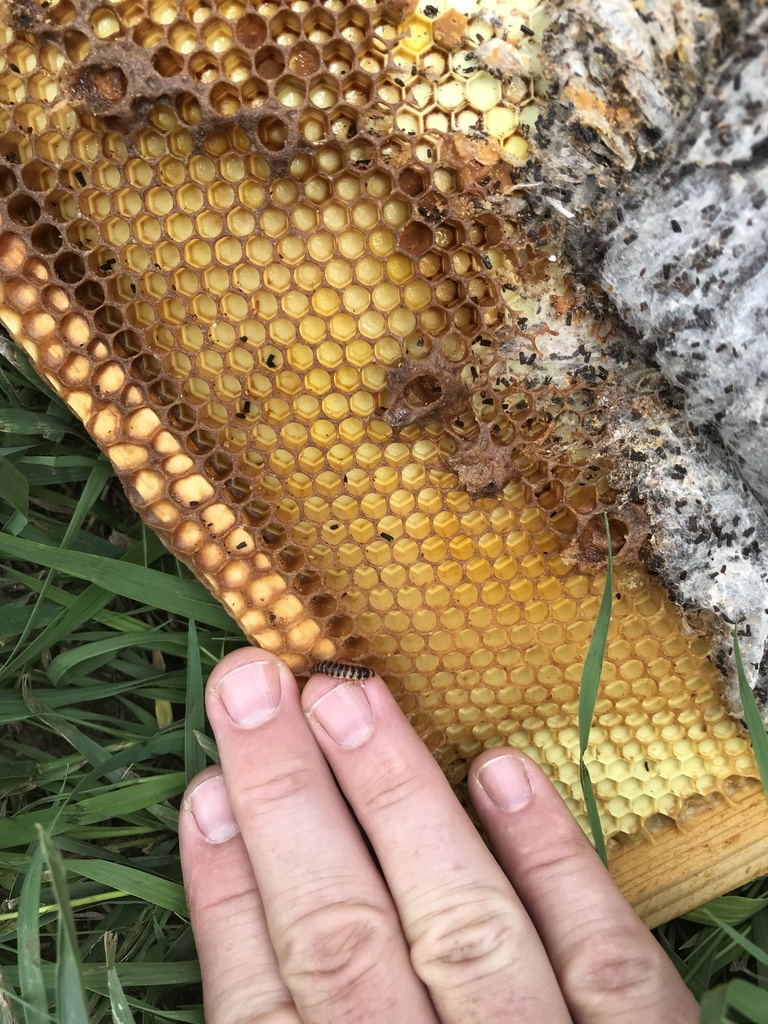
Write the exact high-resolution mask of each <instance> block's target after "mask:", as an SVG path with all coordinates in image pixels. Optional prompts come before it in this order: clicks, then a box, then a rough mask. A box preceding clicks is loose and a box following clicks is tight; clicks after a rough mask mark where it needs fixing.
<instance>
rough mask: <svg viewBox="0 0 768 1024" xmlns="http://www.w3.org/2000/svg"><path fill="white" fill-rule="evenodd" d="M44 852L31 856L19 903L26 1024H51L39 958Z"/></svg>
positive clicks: (20, 970) (23, 1008)
mask: <svg viewBox="0 0 768 1024" xmlns="http://www.w3.org/2000/svg"><path fill="white" fill-rule="evenodd" d="M42 874H43V851H42V849H41V848H40V846H39V845H38V846H37V848H36V849H35V852H34V853H33V855H32V860H31V861H30V864H29V867H28V868H27V876H26V878H25V879H24V884H23V885H22V887H21V899H20V900H19V920H18V930H19V980H20V983H21V984H20V988H21V997H22V1012H23V1014H24V1021H25V1024H48V1021H49V1016H48V997H47V995H46V992H45V981H44V980H43V971H42V957H41V955H40V913H39V909H38V908H39V906H40V879H41V878H42Z"/></svg>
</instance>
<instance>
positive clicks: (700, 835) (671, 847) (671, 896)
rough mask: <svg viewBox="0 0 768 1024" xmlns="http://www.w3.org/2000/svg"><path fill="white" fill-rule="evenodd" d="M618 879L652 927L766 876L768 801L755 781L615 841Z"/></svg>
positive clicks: (611, 860)
mask: <svg viewBox="0 0 768 1024" xmlns="http://www.w3.org/2000/svg"><path fill="white" fill-rule="evenodd" d="M608 864H609V867H610V871H611V875H612V876H613V879H614V881H615V882H616V884H617V885H618V887H619V888H620V889H621V891H622V893H623V894H624V896H625V897H626V899H627V900H628V902H629V903H631V904H632V906H633V907H634V908H635V910H636V911H637V913H638V914H639V916H640V917H641V918H642V919H643V920H644V921H645V923H646V924H647V925H648V927H649V928H655V927H656V926H657V925H659V924H664V922H666V921H669V920H671V919H672V918H673V917H679V916H680V915H681V914H685V913H687V912H688V911H689V910H693V909H694V908H695V907H698V906H701V904H702V903H706V902H707V901H708V900H711V899H714V898H715V897H716V896H722V895H723V893H726V892H729V891H730V890H731V889H735V888H737V887H738V886H740V885H745V884H746V883H747V882H750V881H752V880H753V879H755V878H757V877H758V876H759V875H762V874H768V800H767V799H766V796H765V794H764V793H763V788H762V785H761V784H760V782H759V781H757V780H756V779H750V780H747V782H746V784H744V783H742V784H741V786H740V787H739V788H738V789H737V791H736V792H735V793H733V794H731V795H729V796H725V797H719V798H717V799H716V800H715V802H713V803H709V804H708V805H707V806H705V807H699V808H696V807H694V808H690V809H684V811H683V813H681V815H680V816H679V818H678V820H677V822H676V823H674V825H669V826H668V827H667V828H665V829H664V830H663V831H651V830H646V831H645V835H644V841H637V839H636V840H635V841H632V840H630V841H628V842H626V843H621V842H619V843H617V844H615V845H614V846H613V849H612V850H611V851H610V852H609V856H608Z"/></svg>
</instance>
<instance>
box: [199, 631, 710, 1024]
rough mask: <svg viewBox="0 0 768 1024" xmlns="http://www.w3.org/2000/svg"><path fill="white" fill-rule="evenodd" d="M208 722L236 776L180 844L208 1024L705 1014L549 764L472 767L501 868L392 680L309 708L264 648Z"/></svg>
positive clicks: (632, 1021)
mask: <svg viewBox="0 0 768 1024" xmlns="http://www.w3.org/2000/svg"><path fill="white" fill-rule="evenodd" d="M206 706H207V711H208V716H209V719H210V721H211V724H212V726H213V731H214V733H215V735H216V740H217V742H218V747H219V752H220V754H221V769H219V768H218V767H212V768H208V769H206V770H205V771H204V772H202V773H201V774H200V775H198V776H197V777H196V778H195V779H194V780H193V781H192V783H191V784H190V786H189V788H188V789H187V792H186V794H185V798H184V801H183V805H182V812H181V817H180V837H181V856H182V867H183V871H184V881H185V886H186V891H187V898H188V901H189V906H190V911H191V915H192V925H193V928H194V932H195V939H196V943H197V948H198V953H199V956H200V963H201V968H202V976H203V991H204V999H205V1013H206V1021H207V1022H208V1024H241V1022H245V1021H248V1022H256V1021H259V1022H262V1024H319V1022H342V1021H344V1022H350V1024H352V1022H365V1024H427V1022H429V1024H434V1022H438V1021H440V1022H442V1024H454V1022H456V1024H473V1022H483V1024H487V1022H497V1021H498V1022H501V1021H511V1022H515V1024H569V1022H575V1024H647V1022H652V1024H694V1022H695V1021H697V1020H698V1010H697V1006H696V1003H695V1000H694V999H693V996H692V995H691V994H690V992H689V991H688V989H687V988H686V987H685V985H684V984H683V982H682V981H681V979H680V977H679V976H678V974H677V972H676V971H675V969H674V967H673V966H672V964H671V962H670V961H669V960H668V959H667V957H666V956H665V955H664V953H663V951H662V950H661V948H660V947H659V946H658V945H657V943H656V942H655V940H654V939H653V937H652V936H651V934H650V932H649V931H648V930H647V929H646V927H645V926H644V925H643V924H642V922H641V921H640V920H639V918H637V917H636V915H635V914H634V912H633V911H632V910H631V909H630V907H629V906H628V905H627V903H625V901H624V899H623V897H622V896H621V894H620V893H619V891H618V890H617V889H616V887H615V886H614V884H613V882H612V881H611V878H610V876H609V875H608V873H607V871H606V870H605V869H604V867H603V865H602V863H601V862H600V860H599V858H598V857H597V855H596V854H595V852H594V850H593V849H592V847H591V846H590V844H589V842H588V841H587V839H586V838H585V836H584V834H583V833H582V832H581V830H580V829H579V827H578V825H577V824H576V822H575V821H574V819H573V818H572V816H571V814H570V813H569V812H568V810H567V808H566V807H565V805H564V804H563V802H562V800H561V799H560V797H559V796H558V794H557V792H556V791H555V789H554V788H553V786H552V785H551V783H550V782H549V781H548V779H547V777H546V776H545V775H544V773H543V772H542V771H541V769H539V768H538V767H537V766H536V765H535V764H534V763H533V762H532V761H531V760H530V759H528V758H526V757H524V756H523V755H522V754H519V753H517V752H516V751H513V750H511V749H507V748H498V749H494V750H488V751H485V752H484V753H483V754H481V755H480V756H479V757H478V758H477V760H476V761H475V763H474V764H473V766H472V770H471V772H470V778H469V789H470V794H471V797H472V800H473V802H474V805H475V807H476V809H477V813H478V815H479V817H480V820H481V821H482V823H483V826H484V828H485V830H486V833H487V834H488V836H489V837H490V840H491V842H492V844H493V848H494V850H495V853H496V858H497V859H496V860H495V859H494V857H493V856H492V855H491V853H490V852H489V850H488V849H487V847H486V846H485V844H484V843H483V841H482V839H481V838H480V836H479V835H478V833H477V831H476V830H475V828H474V827H473V825H472V823H471V822H470V820H469V818H468V817H467V815H466V814H465V813H464V811H463V809H462V807H461V805H460V804H459V802H458V801H457V800H456V798H455V796H454V794H453V792H452V790H451V787H450V786H449V784H448V782H447V781H446V779H445V777H444V776H443V774H442V772H441V771H440V769H439V767H438V766H437V764H436V762H435V761H434V759H433V757H432V756H431V754H430V753H429V751H428V750H427V748H426V747H425V746H424V744H423V743H422V741H421V740H420V739H419V738H418V736H417V735H416V733H415V732H414V731H413V729H412V728H411V727H410V725H409V724H408V722H407V721H406V719H405V717H404V716H403V714H402V713H401V711H400V709H399V708H398V707H397V704H396V703H395V701H394V699H393V698H392V696H391V694H390V693H389V691H388V689H387V687H386V685H385V684H384V683H383V682H382V680H381V679H380V678H379V677H378V676H374V677H372V678H370V679H368V680H366V681H365V682H364V683H351V684H350V683H344V682H342V681H341V680H338V679H332V678H330V677H328V676H324V675H316V676H313V677H312V679H311V680H310V681H309V683H308V684H307V686H306V688H305V689H304V691H303V693H301V694H299V689H298V686H297V684H296V681H295V679H294V677H293V676H292V674H291V673H290V671H289V670H288V669H287V668H286V666H285V665H284V664H283V663H282V662H281V661H280V660H279V659H278V658H276V657H274V656H273V655H271V654H268V653H267V652H265V651H261V650H256V649H253V648H247V649H244V650H239V651H236V652H234V653H233V654H230V655H228V656H227V657H226V658H224V659H223V661H222V662H221V663H220V664H219V665H218V666H217V667H216V668H215V669H214V671H213V672H212V674H211V677H210V679H209V681H208V686H207V690H206ZM334 736H335V738H334ZM334 776H335V779H336V781H334ZM337 782H338V787H340V789H341V792H342V793H343V794H344V797H346V800H347V801H349V805H350V807H351V808H352V810H353V811H354V813H355V815H356V816H357V819H358V821H359V822H360V825H361V826H362V828H363V830H364V831H365V835H366V836H367V837H368V840H369V841H370V844H371V846H372V847H373V849H374V850H375V852H376V857H377V859H378V861H379V864H380V865H381V872H380V871H379V869H378V868H377V866H376V864H375V862H374V860H373V859H372V857H371V854H370V853H369V851H368V849H367V847H366V844H365V841H364V839H363V838H362V836H361V834H360V831H359V829H358V826H357V824H356V823H355V820H354V818H353V817H352V815H351V814H350V811H349V809H348V807H347V806H346V804H345V800H344V797H342V795H341V793H340V792H339V788H337V785H336V783H337Z"/></svg>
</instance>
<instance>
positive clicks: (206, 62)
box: [0, 0, 755, 835]
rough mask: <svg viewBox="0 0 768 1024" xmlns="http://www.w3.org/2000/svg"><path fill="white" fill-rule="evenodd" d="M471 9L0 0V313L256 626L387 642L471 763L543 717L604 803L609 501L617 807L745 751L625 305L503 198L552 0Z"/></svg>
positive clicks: (678, 802)
mask: <svg viewBox="0 0 768 1024" xmlns="http://www.w3.org/2000/svg"><path fill="white" fill-rule="evenodd" d="M460 6H461V10H458V9H457V10H454V8H453V7H452V6H451V5H450V4H449V3H448V2H446V0H435V2H434V3H431V4H426V5H425V4H422V3H419V4H412V3H403V4H398V3H387V2H384V0H360V2H357V0H350V2H348V3H336V2H327V3H320V2H318V0H287V2H286V3H285V4H281V5H277V4H269V3H261V2H254V3H253V4H251V5H250V6H246V5H245V4H238V3H230V2H228V0H227V2H225V0H213V2H210V3H205V2H203V0H199V2H198V0H187V2H185V3H184V4H183V5H181V9H180V8H179V5H178V4H177V3H175V2H171V0H153V2H151V3H150V2H149V0H136V2H133V3H130V4H115V5H112V4H110V5H104V4H97V3H93V2H84V3H80V4H77V5H73V4H71V3H69V2H68V0H50V2H46V3H40V4H38V3H37V2H35V0H25V2H24V3H19V4H12V5H5V6H3V8H2V11H1V13H0V42H2V47H1V48H0V52H2V53H3V58H2V61H3V63H2V67H0V194H1V195H2V202H1V203H0V275H1V278H0V316H1V317H2V320H3V323H4V324H5V325H6V327H7V328H8V330H9V331H10V332H11V334H12V335H13V336H15V338H16V340H17V341H18V343H19V344H20V345H21V346H22V347H23V348H24V350H25V351H26V352H27V353H28V354H29V356H30V357H31V359H32V362H33V364H34V366H35V367H36V369H37V370H38V372H39V373H41V374H42V375H43V376H44V377H45V378H46V379H47V380H48V381H50V383H51V384H52V386H53V387H54V388H55V389H56V390H57V392H58V393H59V394H61V395H62V397H63V398H64V399H65V400H66V401H67V402H68V404H69V405H70V407H71V408H72V409H73V410H74V411H75V413H76V414H77V415H78V416H79V417H80V418H81V419H82V420H83V422H84V423H85V424H86V426H87V428H88V430H89V432H90V433H91V435H92V436H93V438H94V439H95V441H96V442H97V443H98V444H99V445H100V446H101V447H102V449H103V450H104V451H105V452H106V453H107V455H108V456H109V458H110V459H111V461H112V463H113V465H114V467H115V469H116V471H117V472H118V474H119V475H120V478H121V480H122V481H123V483H124V484H125V487H126V491H127V493H128V495H129V497H130V500H131V501H132V503H133V504H134V506H135V507H136V509H137V510H138V512H139V513H140V515H141V516H142V518H143V519H144V521H145V522H146V523H147V524H148V525H149V526H150V527H151V528H152V529H154V530H155V531H156V532H157V533H158V535H159V536H160V537H161V539H162V540H163V541H164V543H166V544H167V546H168V547H169V548H170V549H171V550H172V551H173V552H174V553H175V554H177V555H178V556H179V557H180V558H181V559H182V560H184V561H185V562H186V563H187V564H188V565H189V566H190V568H191V569H192V570H193V571H194V573H195V574H196V575H197V576H198V578H199V579H200V580H201V581H202V582H203V583H204V584H205V585H206V586H207V587H208V588H209V589H210V590H211V591H212V592H213V593H214V594H215V595H216V596H217V597H218V598H219V599H220V600H222V602H223V603H224V604H225V606H226V607H227V608H228V610H229V611H230V612H231V614H232V615H233V616H234V618H235V619H236V620H237V621H238V622H239V624H240V625H241V626H242V628H243V629H244V631H245V633H246V634H247V635H248V636H249V638H250V639H251V640H252V641H253V642H255V643H257V644H260V645H261V646H263V647H264V648H265V649H267V650H270V651H274V652H275V653H277V654H279V655H280V656H281V657H283V658H284V659H285V660H286V662H287V663H288V664H289V665H290V666H291V668H292V669H293V670H294V671H295V672H297V673H298V674H299V675H300V676H304V677H305V676H306V673H307V670H308V668H309V666H311V665H312V664H313V663H315V662H318V661H323V660H326V659H333V660H339V661H348V662H353V663H360V664H364V665H366V666H367V667H369V668H371V669H373V670H375V671H377V672H380V673H381V674H382V676H383V677H384V678H385V679H386V681H387V683H388V684H389V686H390V687H391V688H392V690H393V692H394V693H395V694H396V695H397V697H398V700H399V701H400V704H401V706H402V708H403V710H404V711H405V712H406V714H407V715H408V716H409V718H410V720H411V722H412V723H413V726H414V728H415V729H416V730H417V732H418V733H419V734H420V735H421V736H422V737H423V739H424V741H425V743H426V744H427V745H428V747H429V749H430V750H431V751H432V752H433V753H434V756H435V757H436V758H437V760H438V761H439V763H440V764H441V765H442V766H443V768H444V769H445V771H446V774H447V775H448V777H449V779H451V780H452V781H453V782H454V783H459V782H460V781H461V780H462V778H463V777H464V776H465V774H466V771H467V769H468V765H469V763H470V761H471V759H472V758H473V757H474V756H475V755H477V754H478V753H479V752H480V751H481V750H483V749H486V748H490V747H500V746H504V745H512V746H515V747H518V748H520V749H522V750H525V751H526V752H527V753H529V754H531V755H532V756H533V757H535V758H536V759H537V760H538V761H539V762H540V763H541V764H542V765H543V766H544V768H545V770H546V771H547V772H548V774H549V775H550V776H551V777H552V779H553V780H554V782H555V784H556V786H557V787H558V789H559V791H560V792H561V793H562V795H563V797H564V798H565V800H566V802H567V803H568V805H569V807H571V809H572V810H573V812H574V814H575V815H576V816H577V818H578V819H579V820H580V821H581V823H582V824H583V825H584V826H585V827H586V819H585V815H584V809H583V802H582V796H581V789H580V783H579V772H578V759H579V744H578V730H577V725H576V723H577V709H578V690H579V682H580V678H581V672H582V666H583V663H584V658H585V655H586V651H587V647H588V645H589V641H590V638H591V635H592V630H593V626H594V622H595V617H596V614H597V608H598V605H599V601H600V598H601V595H602V592H603V587H604V584H605V562H606V543H605V534H604V529H603V523H604V518H603V517H604V514H606V515H607V516H608V519H609V522H610V528H611V534H612V540H613V544H614V548H615V550H616V554H617V570H616V574H615V580H614V586H615V593H614V601H613V606H614V611H613V617H612V621H611V627H610V633H609V641H608V649H607V654H606V661H605V665H604V669H603V676H602V686H601V690H600V693H599V695H598V700H597V705H596V708H595V719H594V728H593V732H592V738H591V743H590V748H589V751H588V756H587V762H588V764H589V766H590V770H591V772H592V777H593V780H594V783H595V788H596V793H597V798H598V802H599V806H600V813H601V817H602V821H603V825H604V829H605V831H606V832H607V833H608V834H610V835H613V834H617V833H635V832H638V831H639V830H641V829H643V828H644V827H645V826H646V824H647V823H648V822H649V821H651V820H653V819H655V818H658V816H665V817H666V818H669V819H673V818H675V817H676V816H677V815H678V814H679V813H680V812H681V809H682V808H683V807H684V804H685V801H686V800H687V799H689V798H691V797H699V798H703V797H710V796H711V795H712V794H717V793H722V792H725V791H726V789H727V787H728V786H729V785H732V784H733V780H734V779H737V778H750V777H752V776H754V774H755V766H754V763H753V760H752V755H751V752H750V749H749V746H748V744H747V743H746V741H745V740H744V738H743V737H742V735H741V732H740V729H739V726H738V724H737V723H736V722H735V721H734V720H733V719H731V718H730V717H729V716H728V714H727V712H726V710H725V707H724V704H723V698H722V679H721V677H720V674H719V672H718V670H717V668H716V667H715V665H714V664H713V661H712V660H711V659H710V657H709V655H710V652H711V637H709V636H708V635H706V634H704V633H702V632H701V631H699V630H696V629H694V628H693V627H692V625H691V624H690V623H689V622H687V621H686V619H685V616H684V615H683V613H682V611H681V610H680V609H678V608H677V607H675V605H674V603H673V602H672V600H671V599H670V597H669V596H668V594H667V593H666V591H665V589H664V587H663V586H662V585H661V584H660V582H658V581H657V580H656V579H654V578H653V577H652V576H651V575H650V573H649V572H648V571H647V569H646V568H645V566H644V563H643V558H642V555H643V550H644V549H643V545H644V544H645V542H646V539H647V536H648V532H649V530H648V522H647V516H646V514H645V512H644V510H643V507H642V503H641V501H640V500H639V496H638V495H637V494H635V493H630V492H629V491H628V490H622V489H621V487H620V486H618V485H617V483H616V479H615V476H614V474H613V468H614V466H613V463H612V462H611V458H610V457H609V455H608V454H607V453H606V452H605V451H603V450H602V449H601V447H600V439H601V437H602V436H603V434H604V432H605V429H606V415H607V414H606V411H605V410H606V408H607V405H608V404H609V398H607V397H606V396H608V395H610V394H614V393H615V391H611V390H610V389H611V388H614V387H615V381H614V379H613V370H612V369H607V368H606V367H608V365H609V361H608V360H604V359H603V357H602V355H601V353H602V351H603V347H604V346H607V344H608V341H609V340H610V324H607V323H604V322H602V321H601V320H600V318H599V317H598V316H597V315H596V314H595V313H594V310H593V308H592V307H591V306H590V303H589V302H588V301H582V299H580V298H579V297H578V296H577V294H576V290H575V289H574V287H573V286H572V282H570V281H569V279H568V277H567V274H566V273H565V271H564V270H563V269H562V268H561V266H560V264H559V262H558V259H557V253H556V252H552V251H551V247H549V248H548V244H547V240H546V238H541V239H538V240H535V239H533V238H532V237H531V235H530V233H529V231H528V225H527V224H526V223H524V222H521V221H520V220H519V219H517V218H516V215H515V212H514V211H515V205H514V202H512V199H510V197H511V196H513V194H514V188H513V185H514V183H515V179H514V175H512V174H511V171H514V169H516V168H519V167H520V166H522V165H523V164H524V163H525V161H526V160H528V159H529V158H530V157H531V153H532V150H531V137H532V129H533V127H534V125H535V124H536V122H537V119H538V118H539V117H540V115H541V112H542V110H543V108H544V105H545V100H544V98H543V97H544V95H545V90H544V85H543V83H542V81H541V80H540V72H538V71H537V65H536V53H537V47H538V46H539V45H540V41H541V36H542V33H543V30H544V28H545V26H546V20H547V14H546V9H545V8H544V7H543V6H542V5H538V4H534V3H530V2H528V0H510V2H509V3H505V4H504V5H502V8H503V9H500V10H499V12H498V17H496V16H494V17H490V16H489V15H487V14H486V13H484V10H485V8H484V7H482V6H481V5H476V4H474V3H462V4H461V5H460ZM502 39H503V41H504V45H505V46H517V47H518V49H519V52H520V54H521V56H520V59H519V61H518V62H517V63H516V65H515V69H514V72H512V71H509V70H508V69H507V70H505V69H503V68H501V69H499V65H498V61H497V63H496V65H494V63H493V61H492V60H491V58H490V57H489V56H488V54H489V52H492V49H489V47H491V44H493V43H494V41H499V42H500V41H502ZM481 48H483V49H482V50H481ZM478 54H481V56H482V60H481V59H480V58H479V57H478ZM502 199H504V201H502ZM507 200H509V201H508V202H507ZM556 338H560V343H562V344H563V345H565V344H568V345H570V346H571V349H572V350H573V352H574V353H576V356H574V360H573V361H571V362H569V363H568V366H567V369H566V371H563V370H562V369H560V370H559V371H558V372H557V373H554V371H552V372H551V367H552V365H553V357H552V353H553V352H554V351H555V349H554V348H553V346H554V345H555V339H556ZM569 351H570V350H569ZM558 358H559V357H558Z"/></svg>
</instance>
